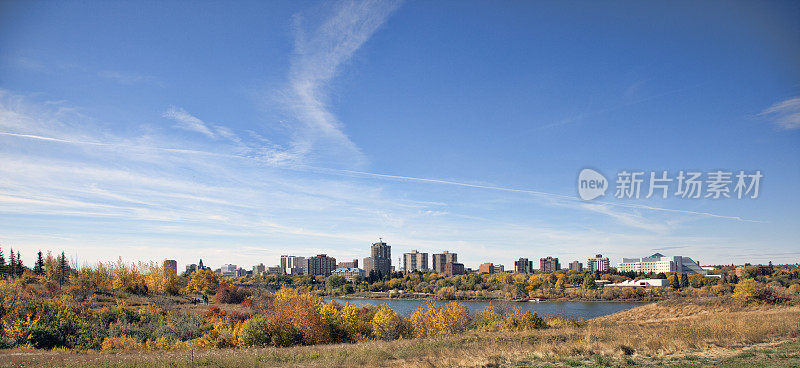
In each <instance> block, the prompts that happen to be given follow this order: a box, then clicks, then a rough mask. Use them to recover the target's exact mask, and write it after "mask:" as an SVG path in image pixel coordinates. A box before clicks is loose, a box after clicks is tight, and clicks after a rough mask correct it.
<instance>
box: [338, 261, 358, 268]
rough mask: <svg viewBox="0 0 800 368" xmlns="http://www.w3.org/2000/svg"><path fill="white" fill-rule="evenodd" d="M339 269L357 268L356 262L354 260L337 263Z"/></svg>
mask: <svg viewBox="0 0 800 368" xmlns="http://www.w3.org/2000/svg"><path fill="white" fill-rule="evenodd" d="M338 266H339V268H358V260H357V259H354V260H353V261H352V262H339V265H338Z"/></svg>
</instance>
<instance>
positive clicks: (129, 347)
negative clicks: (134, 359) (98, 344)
mask: <svg viewBox="0 0 800 368" xmlns="http://www.w3.org/2000/svg"><path fill="white" fill-rule="evenodd" d="M141 349H142V344H141V343H139V342H137V341H136V340H135V339H133V338H130V337H127V336H123V337H106V338H105V339H104V340H103V350H105V351H135V350H141Z"/></svg>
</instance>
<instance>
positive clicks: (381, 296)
mask: <svg viewBox="0 0 800 368" xmlns="http://www.w3.org/2000/svg"><path fill="white" fill-rule="evenodd" d="M322 296H323V297H325V298H335V299H355V300H364V299H378V300H435V301H442V302H446V301H452V300H455V301H477V302H493V301H499V302H509V303H510V302H518V301H519V299H514V298H478V297H475V298H437V296H436V294H427V293H413V294H412V293H390V292H366V293H353V294H322ZM530 299H534V300H535V299H538V300H539V301H551V302H612V303H618V302H641V303H649V302H656V301H660V300H665V299H666V298H665V297H647V298H626V299H620V300H608V299H602V298H583V297H573V296H564V297H549V298H545V297H534V298H530Z"/></svg>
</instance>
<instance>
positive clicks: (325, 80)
mask: <svg viewBox="0 0 800 368" xmlns="http://www.w3.org/2000/svg"><path fill="white" fill-rule="evenodd" d="M399 4H400V3H399V2H397V1H388V2H387V1H371V0H370V1H359V2H356V1H346V2H343V3H340V4H338V6H337V7H336V9H334V11H333V14H332V15H331V16H330V17H329V18H327V19H325V20H323V21H322V22H321V23H320V24H317V25H312V26H311V27H310V29H307V28H306V27H305V26H306V24H305V22H304V20H305V19H304V18H303V16H301V15H295V43H294V56H293V57H292V59H291V61H290V62H291V65H290V70H289V76H288V78H289V89H288V92H287V96H286V97H285V101H284V103H285V104H286V105H287V107H288V108H289V110H290V111H291V112H292V114H293V115H294V117H295V119H296V122H297V126H296V128H297V131H296V134H295V137H294V139H293V142H292V149H293V151H294V152H295V153H296V154H298V155H304V154H307V153H309V152H310V151H312V149H316V150H322V151H324V153H325V154H332V155H335V156H338V157H343V158H345V159H346V160H349V161H354V163H356V164H358V163H361V162H362V161H363V160H364V157H363V155H362V153H361V151H360V149H359V148H358V147H357V146H356V144H355V143H353V141H352V140H351V139H350V137H348V135H347V134H346V133H345V132H344V126H343V124H342V123H341V122H340V121H339V119H338V118H337V117H336V116H335V115H334V114H333V113H332V112H331V111H330V108H329V106H328V99H329V96H328V93H329V90H328V87H329V84H330V83H331V80H332V79H333V78H334V77H335V76H336V75H337V74H338V73H339V72H340V71H341V68H342V66H343V65H344V64H345V63H346V62H347V61H348V60H350V58H351V57H352V56H353V54H354V53H355V52H356V51H357V50H358V49H359V48H361V47H362V46H363V45H364V43H365V42H367V40H369V38H370V37H371V36H372V35H373V34H374V33H375V31H377V30H378V28H380V26H381V25H383V24H384V23H385V22H386V20H387V18H388V17H389V15H390V14H391V13H392V12H393V11H394V10H395V9H396V8H397V7H398V6H399Z"/></svg>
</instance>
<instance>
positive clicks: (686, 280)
mask: <svg viewBox="0 0 800 368" xmlns="http://www.w3.org/2000/svg"><path fill="white" fill-rule="evenodd" d="M685 287H689V276H686V274H685V273H682V274H681V288H685Z"/></svg>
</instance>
